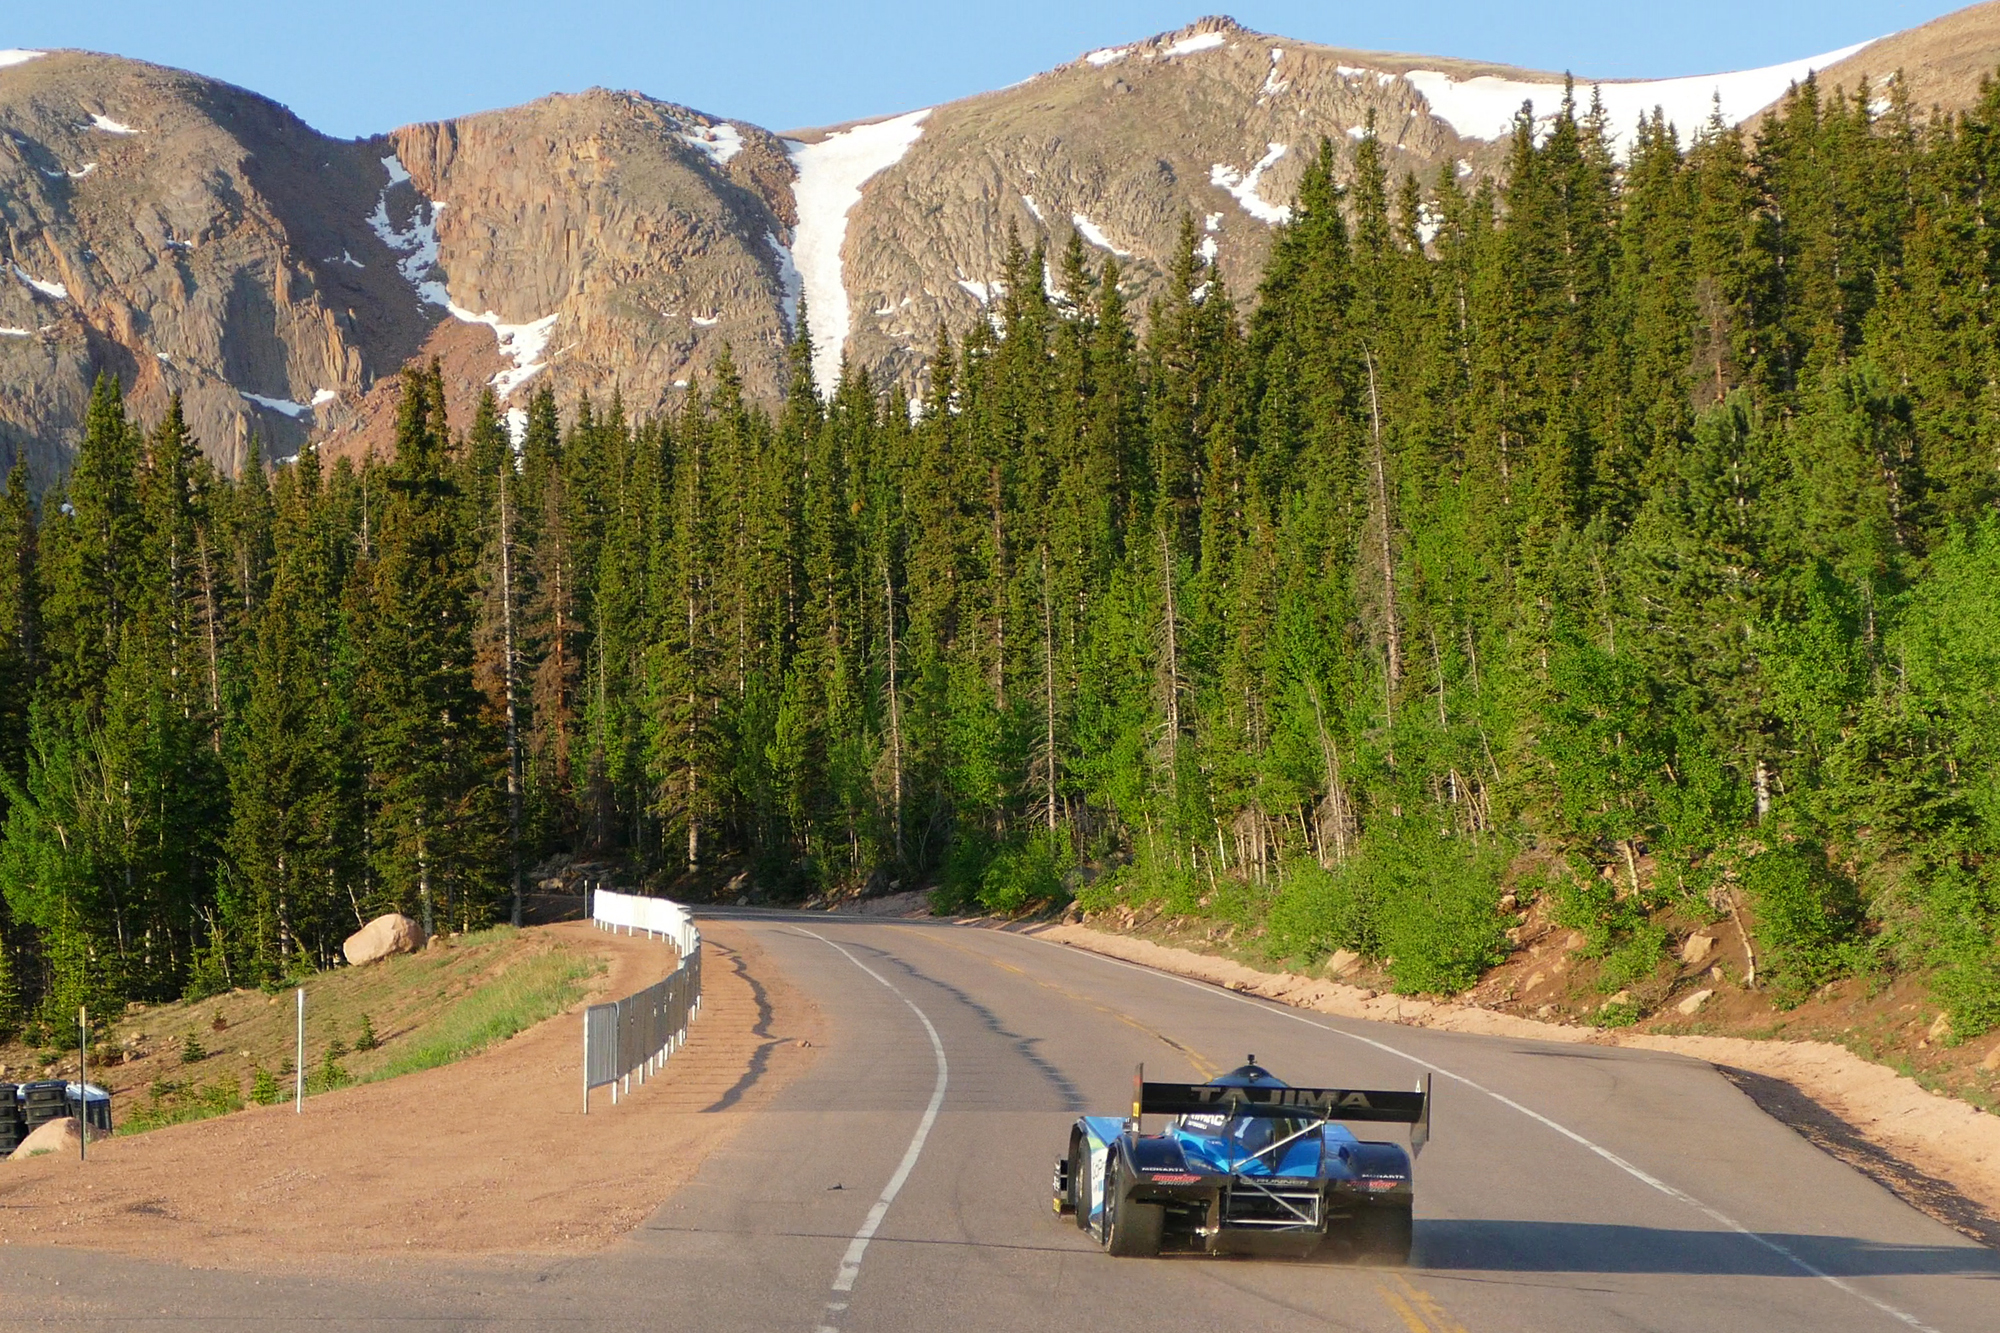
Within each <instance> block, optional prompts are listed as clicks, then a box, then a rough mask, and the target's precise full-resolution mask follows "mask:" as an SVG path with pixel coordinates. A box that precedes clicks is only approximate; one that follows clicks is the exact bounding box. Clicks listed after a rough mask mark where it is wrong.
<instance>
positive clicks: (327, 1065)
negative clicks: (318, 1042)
mask: <svg viewBox="0 0 2000 1333" xmlns="http://www.w3.org/2000/svg"><path fill="white" fill-rule="evenodd" d="M338 1046H340V1043H339V1042H338V1041H336V1042H334V1043H333V1044H332V1045H330V1046H328V1047H327V1048H326V1054H325V1056H324V1057H323V1058H322V1059H321V1060H320V1065H319V1068H318V1069H316V1070H314V1071H313V1073H312V1074H311V1075H309V1076H308V1077H307V1078H306V1091H307V1092H331V1091H333V1090H334V1089H335V1088H344V1087H346V1086H347V1085H348V1084H350V1083H352V1082H354V1075H352V1074H350V1073H348V1072H347V1067H346V1066H345V1065H343V1064H341V1063H340V1056H338V1055H336V1054H334V1048H335V1047H338ZM342 1049H343V1051H344V1049H345V1048H342Z"/></svg>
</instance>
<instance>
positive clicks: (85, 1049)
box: [76, 1005, 90, 1162]
mask: <svg viewBox="0 0 2000 1333" xmlns="http://www.w3.org/2000/svg"><path fill="white" fill-rule="evenodd" d="M76 1118H77V1125H76V1129H77V1134H76V1160H77V1161H79V1162H82V1161H88V1160H89V1158H90V1153H89V1151H88V1150H87V1148H86V1146H85V1145H87V1144H88V1143H89V1142H90V1011H89V1010H88V1009H86V1008H85V1007H84V1006H83V1005H78V1006H77V1007H76Z"/></svg>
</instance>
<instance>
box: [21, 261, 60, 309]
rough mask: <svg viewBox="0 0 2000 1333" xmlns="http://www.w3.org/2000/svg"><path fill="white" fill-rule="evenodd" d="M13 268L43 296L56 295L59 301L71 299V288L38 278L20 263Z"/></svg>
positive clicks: (23, 280) (22, 279)
mask: <svg viewBox="0 0 2000 1333" xmlns="http://www.w3.org/2000/svg"><path fill="white" fill-rule="evenodd" d="M13 268H14V276H15V277H17V278H19V279H20V280H21V281H22V282H25V283H27V284H28V285H29V286H30V287H33V288H34V289H35V290H36V291H38V292H40V293H41V294H42V295H43V296H49V297H54V298H55V299H56V300H58V301H67V300H68V299H69V288H67V287H65V286H63V285H62V284H61V283H59V282H50V281H49V280H48V279H46V278H37V277H35V276H34V275H32V274H30V273H29V272H28V270H26V269H24V268H22V267H21V266H20V265H19V264H16V265H14V266H13Z"/></svg>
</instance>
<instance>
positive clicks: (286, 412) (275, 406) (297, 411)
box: [236, 389, 312, 421]
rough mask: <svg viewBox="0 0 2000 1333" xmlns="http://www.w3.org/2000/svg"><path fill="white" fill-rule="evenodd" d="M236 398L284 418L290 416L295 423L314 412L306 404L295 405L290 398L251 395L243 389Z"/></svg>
mask: <svg viewBox="0 0 2000 1333" xmlns="http://www.w3.org/2000/svg"><path fill="white" fill-rule="evenodd" d="M236 396H237V397H238V398H241V399H243V400H244V401H245V402H250V403H255V404H257V406H259V407H268V408H270V409H271V410H272V411H273V412H276V413H279V414H280V415H282V416H288V417H290V418H291V419H292V420H294V421H297V420H298V419H299V418H300V417H302V416H304V415H305V414H306V413H308V412H310V411H312V408H310V407H308V406H306V404H304V403H295V402H293V401H292V400H291V399H289V398H266V397H265V396H264V395H263V394H261V393H250V392H248V391H246V390H243V389H238V390H237V391H236Z"/></svg>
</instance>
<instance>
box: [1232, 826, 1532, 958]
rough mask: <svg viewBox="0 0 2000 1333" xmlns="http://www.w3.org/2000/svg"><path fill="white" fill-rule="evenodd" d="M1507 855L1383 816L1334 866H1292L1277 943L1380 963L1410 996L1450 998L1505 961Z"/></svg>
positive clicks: (1499, 848)
mask: <svg viewBox="0 0 2000 1333" xmlns="http://www.w3.org/2000/svg"><path fill="white" fill-rule="evenodd" d="M1507 856H1508V849H1507V848H1506V847H1505V846H1504V845H1502V844H1501V843H1500V842H1499V841H1498V840H1491V839H1489V840H1487V841H1485V842H1483V843H1475V842H1473V841H1471V840H1469V839H1466V838H1460V837H1455V836H1453V835H1452V834H1450V833H1448V832H1444V831H1441V830H1440V829H1439V828H1438V826H1437V824H1436V821H1435V820H1433V819H1429V818H1425V817H1423V816H1405V817H1403V818H1400V819H1389V820H1384V821H1382V822H1380V823H1378V824H1376V825H1375V826H1374V827H1373V828H1371V829H1370V830H1369V831H1368V832H1367V833H1366V834H1365V835H1364V836H1363V837H1362V839H1361V844H1360V846H1359V848H1358V849H1357V850H1356V852H1355V855H1354V856H1353V857H1351V858H1350V859H1349V860H1347V861H1346V862H1345V863H1343V864H1341V865H1339V866H1336V867H1334V868H1333V869H1332V870H1330V871H1329V870H1321V869H1320V868H1319V867H1318V866H1317V865H1315V864H1313V863H1310V862H1307V863H1303V864H1294V865H1291V866H1288V867H1286V873H1285V878H1284V880H1283V882H1282V884H1281V887H1280V889H1279V891H1278V898H1277V901H1276V902H1275V903H1274V904H1273V905H1272V908H1271V914H1270V922H1271V926H1270V929H1271V935H1272V941H1273V947H1274V948H1275V949H1276V950H1277V951H1278V952H1279V953H1280V954H1284V955H1295V956H1303V957H1307V958H1315V959H1316V958H1319V957H1323V956H1325V955H1326V954H1327V953H1329V952H1331V951H1332V950H1334V949H1353V950H1355V951H1356V952H1358V953H1364V954H1368V955H1370V956H1372V957H1378V958H1381V959H1382V960H1383V961H1384V963H1385V964H1386V966H1387V967H1388V970H1389V974H1390V976H1391V977H1393V978H1394V980H1395V984H1396V989H1397V990H1398V991H1401V992H1403V993H1404V994H1415V993H1418V992H1422V993H1427V994H1436V995H1451V994H1456V993H1457V992H1459V991H1462V990H1464V989H1465V988H1466V987H1468V986H1470V985H1472V984H1473V983H1474V982H1476V981H1477V980H1479V974H1480V972H1482V971H1483V970H1484V969H1486V968H1488V967H1491V966H1492V965H1494V964H1495V963H1498V962H1499V961H1500V960H1501V959H1502V958H1504V957H1505V956H1506V954H1505V951H1504V949H1503V948H1502V944H1503V942H1504V936H1503V930H1504V926H1503V924H1502V920H1501V916H1500V908H1499V902H1500V875H1501V872H1502V871H1503V870H1504V869H1505V868H1506V865H1507Z"/></svg>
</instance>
